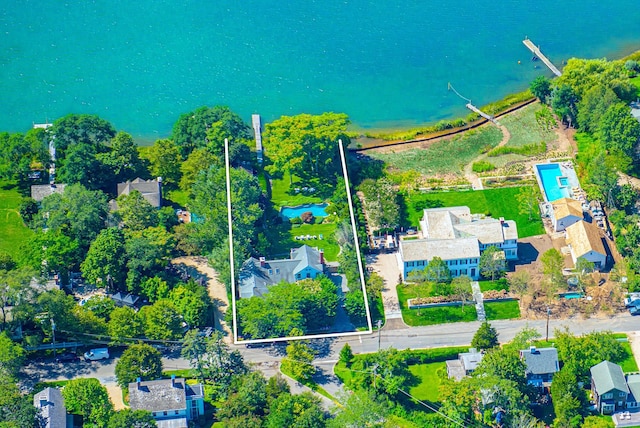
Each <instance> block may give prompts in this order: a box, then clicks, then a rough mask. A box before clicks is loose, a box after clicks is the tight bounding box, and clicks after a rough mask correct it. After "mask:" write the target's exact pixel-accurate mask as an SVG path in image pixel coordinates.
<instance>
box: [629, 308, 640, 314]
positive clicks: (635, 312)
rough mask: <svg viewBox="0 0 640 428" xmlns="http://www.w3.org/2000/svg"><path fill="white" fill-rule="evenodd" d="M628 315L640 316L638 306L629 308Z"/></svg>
mask: <svg viewBox="0 0 640 428" xmlns="http://www.w3.org/2000/svg"><path fill="white" fill-rule="evenodd" d="M629 313H630V314H631V315H640V307H638V306H632V307H630V308H629Z"/></svg>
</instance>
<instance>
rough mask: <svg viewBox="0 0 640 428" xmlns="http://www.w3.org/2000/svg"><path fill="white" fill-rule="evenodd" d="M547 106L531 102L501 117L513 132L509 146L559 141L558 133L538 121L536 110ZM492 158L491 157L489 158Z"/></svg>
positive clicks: (501, 121)
mask: <svg viewBox="0 0 640 428" xmlns="http://www.w3.org/2000/svg"><path fill="white" fill-rule="evenodd" d="M546 108H547V107H545V106H543V105H542V104H540V103H533V104H529V105H528V106H526V107H523V108H521V109H520V110H517V111H515V112H513V113H510V114H508V115H506V116H504V117H501V118H500V123H501V124H503V125H504V126H505V127H506V128H507V129H508V130H509V133H510V134H511V138H509V142H508V143H507V144H506V146H507V147H522V146H525V145H527V144H538V143H540V142H542V141H544V142H545V143H547V145H549V144H551V143H553V142H555V141H557V139H558V138H557V135H556V133H555V132H553V130H545V129H544V128H542V127H540V125H538V122H537V121H536V112H538V111H540V110H544V109H546ZM489 160H491V158H489Z"/></svg>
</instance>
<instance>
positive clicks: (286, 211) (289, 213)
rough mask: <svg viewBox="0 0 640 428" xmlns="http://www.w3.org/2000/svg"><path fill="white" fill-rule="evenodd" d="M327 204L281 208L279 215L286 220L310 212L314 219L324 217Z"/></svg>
mask: <svg viewBox="0 0 640 428" xmlns="http://www.w3.org/2000/svg"><path fill="white" fill-rule="evenodd" d="M327 205H329V204H304V205H298V206H295V207H282V208H280V214H281V215H282V216H284V217H286V218H296V217H300V215H301V214H302V213H304V212H307V211H311V214H313V215H314V217H326V216H327V212H326V211H325V210H324V209H325V208H326V207H327Z"/></svg>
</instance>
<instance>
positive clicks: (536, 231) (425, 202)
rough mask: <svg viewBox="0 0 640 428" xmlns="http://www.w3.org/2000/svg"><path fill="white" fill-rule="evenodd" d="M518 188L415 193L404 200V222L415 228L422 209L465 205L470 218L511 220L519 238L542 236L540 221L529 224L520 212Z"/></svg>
mask: <svg viewBox="0 0 640 428" xmlns="http://www.w3.org/2000/svg"><path fill="white" fill-rule="evenodd" d="M520 189H521V188H520V187H505V188H501V189H489V190H476V191H471V190H470V191H457V192H430V193H414V194H412V195H411V197H407V196H405V201H406V202H405V204H406V207H407V218H406V219H405V223H407V224H408V225H411V226H413V227H417V226H418V224H419V221H420V219H421V218H422V216H423V210H424V209H425V208H440V207H455V206H461V205H466V206H468V207H469V208H470V209H471V213H473V214H486V215H491V216H492V217H493V218H499V217H504V218H505V219H506V220H514V221H515V222H516V224H517V226H518V237H519V238H525V237H527V236H535V235H542V234H544V227H543V226H542V221H541V220H540V218H534V219H533V220H531V221H529V217H528V215H527V214H522V213H521V212H520V207H519V204H518V202H517V199H516V195H517V194H518V193H519V192H520Z"/></svg>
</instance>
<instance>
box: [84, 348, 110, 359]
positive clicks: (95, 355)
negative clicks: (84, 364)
mask: <svg viewBox="0 0 640 428" xmlns="http://www.w3.org/2000/svg"><path fill="white" fill-rule="evenodd" d="M107 358H109V349H108V348H95V349H90V350H89V351H87V352H85V353H84V359H85V360H88V361H96V360H106V359H107Z"/></svg>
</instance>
